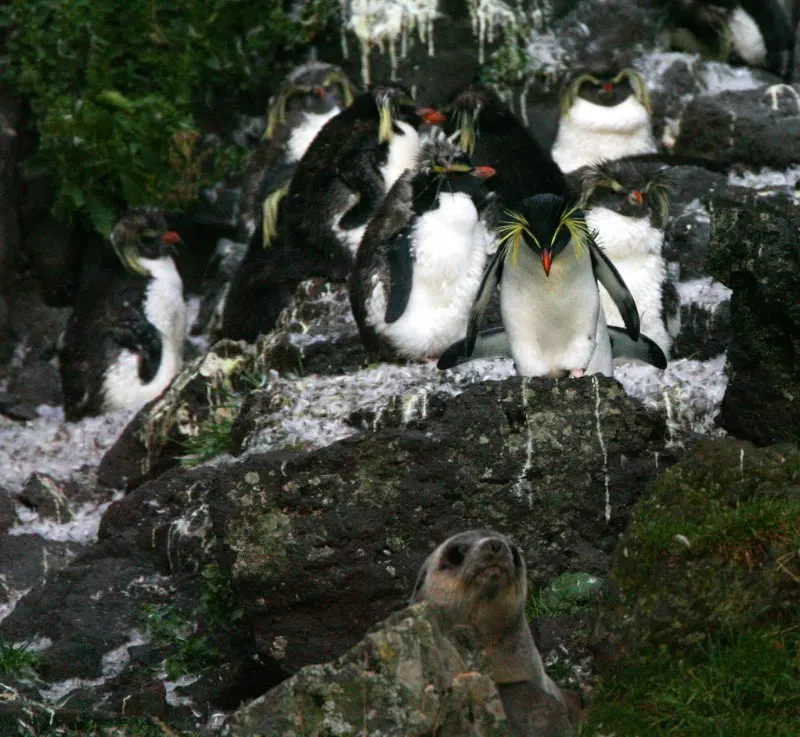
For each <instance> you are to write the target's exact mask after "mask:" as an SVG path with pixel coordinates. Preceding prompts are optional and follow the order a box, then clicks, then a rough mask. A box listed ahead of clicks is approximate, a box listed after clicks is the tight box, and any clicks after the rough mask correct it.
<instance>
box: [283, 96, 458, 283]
mask: <svg viewBox="0 0 800 737" xmlns="http://www.w3.org/2000/svg"><path fill="white" fill-rule="evenodd" d="M443 121H444V116H443V115H442V114H441V113H439V112H437V111H435V110H432V109H430V108H420V107H418V106H417V104H416V103H415V102H414V100H413V99H412V98H411V96H410V94H409V93H408V90H406V89H405V87H403V86H402V85H397V84H392V85H378V86H376V87H373V88H372V89H371V90H370V91H369V92H365V93H363V94H360V95H358V96H357V97H356V98H355V100H354V101H353V104H352V105H351V106H350V107H349V108H347V109H346V110H343V111H342V112H341V113H339V114H338V115H337V116H336V117H334V118H332V119H331V120H329V121H328V122H327V123H326V124H325V126H324V127H323V129H322V130H321V131H320V132H319V134H318V135H317V137H316V138H315V139H314V141H313V143H312V144H311V146H309V148H308V150H307V151H306V153H305V155H304V156H303V158H302V159H301V160H300V163H299V164H298V165H297V170H296V171H295V173H294V176H293V177H292V181H291V184H290V185H289V189H288V192H287V194H286V196H285V199H284V200H283V201H282V202H281V204H280V209H281V212H282V218H283V220H282V224H281V235H282V237H285V238H286V239H287V242H288V243H289V244H290V247H291V248H292V249H293V250H303V251H308V252H310V253H313V254H314V255H315V256H316V257H317V258H318V259H319V261H320V267H321V270H322V273H320V274H317V275H319V276H328V277H330V278H332V279H344V278H347V277H348V276H349V274H350V270H351V268H352V263H353V256H354V255H355V252H356V249H357V248H358V245H359V243H360V241H361V236H362V235H363V234H364V230H365V228H366V225H367V223H368V222H369V219H370V218H371V217H372V216H373V215H374V214H375V211H376V210H377V209H378V205H380V203H381V200H382V199H383V196H384V195H385V194H386V192H387V191H388V189H389V188H390V187H391V186H392V185H393V184H394V183H395V181H396V180H397V178H398V177H399V176H400V175H401V174H402V173H403V172H404V171H405V170H406V169H411V168H413V167H414V164H415V162H416V159H417V154H418V153H419V148H420V137H419V133H418V129H419V128H420V127H421V126H423V125H424V124H426V123H427V124H436V123H441V122H443ZM309 276H311V275H309Z"/></svg>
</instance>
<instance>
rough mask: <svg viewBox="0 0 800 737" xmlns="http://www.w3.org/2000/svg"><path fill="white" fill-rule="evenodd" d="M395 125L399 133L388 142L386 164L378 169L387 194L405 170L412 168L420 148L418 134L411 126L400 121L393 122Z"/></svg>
mask: <svg viewBox="0 0 800 737" xmlns="http://www.w3.org/2000/svg"><path fill="white" fill-rule="evenodd" d="M395 125H396V126H398V127H399V128H400V131H399V132H397V131H396V132H395V133H394V135H393V136H392V138H391V140H390V141H389V146H388V150H387V153H386V163H385V164H384V165H383V166H381V168H380V169H381V175H382V176H383V181H384V183H385V184H386V191H387V192H388V191H389V189H390V188H391V186H392V185H393V184H394V183H395V182H396V181H397V180H398V179H399V178H400V175H401V174H402V173H403V172H404V171H405V170H406V169H413V168H414V162H415V161H416V159H417V154H418V153H419V147H420V141H419V134H418V133H417V131H416V130H414V128H413V126H411V125H409V124H408V123H406V122H404V121H402V120H397V121H395Z"/></svg>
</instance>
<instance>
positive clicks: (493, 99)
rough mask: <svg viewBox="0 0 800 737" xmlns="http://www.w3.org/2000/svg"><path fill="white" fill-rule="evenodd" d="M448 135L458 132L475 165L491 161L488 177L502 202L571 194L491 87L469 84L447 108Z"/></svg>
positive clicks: (510, 203) (546, 155)
mask: <svg viewBox="0 0 800 737" xmlns="http://www.w3.org/2000/svg"><path fill="white" fill-rule="evenodd" d="M447 113H448V120H447V124H446V128H445V129H446V130H447V132H448V134H457V139H456V140H457V141H458V143H459V145H460V146H461V148H462V149H463V150H464V151H466V152H467V154H469V156H470V159H471V161H472V163H473V164H474V165H475V166H491V167H494V168H495V169H496V170H497V175H496V176H494V177H492V178H491V180H489V181H488V182H487V187H488V188H489V189H490V190H491V191H492V192H496V193H497V194H498V195H499V197H500V198H501V200H502V202H503V204H504V205H505V206H506V207H516V206H517V203H518V202H519V201H521V200H523V199H525V198H526V197H531V196H533V195H536V194H545V193H550V194H557V195H561V196H564V197H566V196H568V195H569V187H568V186H567V182H566V179H565V178H564V175H563V174H562V172H561V170H560V169H559V167H558V165H557V164H556V163H555V162H554V161H553V158H552V156H551V155H550V153H549V152H548V151H547V150H546V149H544V148H542V146H540V145H539V143H538V142H537V141H536V139H535V138H534V137H533V136H532V135H531V133H530V131H528V129H527V128H526V127H525V126H524V125H523V123H522V121H521V120H520V119H519V118H517V116H516V115H514V113H513V112H512V111H511V110H510V109H509V107H508V106H507V105H506V104H505V103H504V102H503V101H502V100H501V99H500V98H499V97H498V96H497V94H496V93H495V92H493V91H492V90H491V89H489V88H488V87H486V86H484V85H480V84H471V85H469V86H468V87H467V88H466V89H465V90H464V91H463V92H461V93H460V94H459V95H458V96H457V97H456V98H455V99H454V100H453V102H452V103H451V105H450V106H449V108H447Z"/></svg>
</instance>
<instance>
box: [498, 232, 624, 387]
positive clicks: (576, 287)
mask: <svg viewBox="0 0 800 737" xmlns="http://www.w3.org/2000/svg"><path fill="white" fill-rule="evenodd" d="M500 308H501V311H502V316H503V325H504V327H505V330H506V334H507V335H508V341H509V346H510V349H511V355H512V357H513V358H514V362H515V364H516V366H517V371H518V372H519V374H520V375H522V376H562V375H564V374H565V373H569V372H581V371H585V372H586V373H598V372H599V373H603V374H606V375H607V376H611V375H612V373H613V367H612V363H611V345H610V341H609V338H608V330H607V328H606V322H605V318H604V316H603V312H602V308H601V307H600V295H599V291H598V287H597V281H596V280H595V276H594V271H593V270H592V264H591V257H590V255H589V252H588V250H587V249H586V248H581V249H580V250H579V251H578V252H577V253H576V251H575V250H574V247H573V245H572V244H569V245H567V247H566V248H565V249H564V250H563V251H562V252H561V253H560V254H558V256H556V257H555V258H554V259H553V263H552V267H551V269H550V276H549V277H548V276H546V275H545V273H544V269H543V268H542V262H541V259H540V257H539V256H538V255H536V254H535V253H534V252H533V251H532V250H531V249H530V248H528V247H527V246H526V245H524V244H521V245H520V247H519V253H518V259H517V263H516V264H514V261H513V256H512V255H510V254H509V255H507V256H506V258H505V262H504V265H503V273H502V277H501V280H500Z"/></svg>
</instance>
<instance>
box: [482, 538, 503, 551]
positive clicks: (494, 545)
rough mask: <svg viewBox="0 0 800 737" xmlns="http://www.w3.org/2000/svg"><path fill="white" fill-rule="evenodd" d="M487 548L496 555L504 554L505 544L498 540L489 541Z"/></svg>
mask: <svg viewBox="0 0 800 737" xmlns="http://www.w3.org/2000/svg"><path fill="white" fill-rule="evenodd" d="M486 547H487V548H489V550H490V551H491V552H492V553H494V554H495V555H496V554H497V553H500V552H502V550H503V543H501V542H500V541H499V540H496V539H495V540H488V541H487V543H486Z"/></svg>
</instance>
